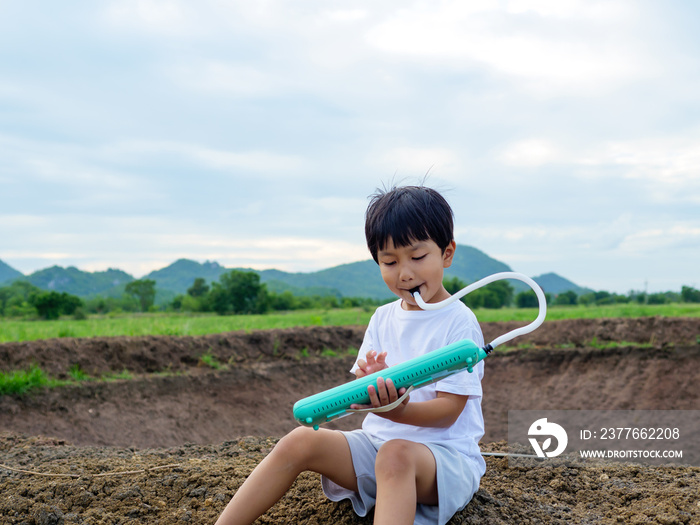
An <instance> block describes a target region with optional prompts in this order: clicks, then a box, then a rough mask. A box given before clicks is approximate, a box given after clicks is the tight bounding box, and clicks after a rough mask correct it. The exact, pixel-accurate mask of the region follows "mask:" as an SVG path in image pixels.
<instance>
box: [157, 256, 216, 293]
mask: <svg viewBox="0 0 700 525" xmlns="http://www.w3.org/2000/svg"><path fill="white" fill-rule="evenodd" d="M226 271H228V270H227V269H226V268H224V267H223V266H221V265H219V263H217V262H209V261H206V262H204V263H198V262H196V261H191V260H189V259H178V260H177V261H175V262H174V263H172V264H171V265H169V266H166V267H165V268H161V269H160V270H155V271H153V272H151V273H149V274H148V275H146V276H145V277H144V279H152V280H154V281H155V282H156V288H159V289H163V290H170V291H172V292H174V293H175V294H184V293H187V289H188V288H189V287H190V286H192V283H194V280H195V279H196V278H197V277H201V278H203V279H204V280H206V281H207V283H212V282H214V281H218V280H219V277H221V274H222V273H224V272H226Z"/></svg>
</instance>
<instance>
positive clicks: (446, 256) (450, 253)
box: [442, 240, 457, 268]
mask: <svg viewBox="0 0 700 525" xmlns="http://www.w3.org/2000/svg"><path fill="white" fill-rule="evenodd" d="M456 249H457V243H456V242H454V240H453V241H450V244H448V245H447V247H446V248H445V251H444V252H443V254H442V267H443V268H449V267H450V266H452V259H453V258H454V256H455V250H456Z"/></svg>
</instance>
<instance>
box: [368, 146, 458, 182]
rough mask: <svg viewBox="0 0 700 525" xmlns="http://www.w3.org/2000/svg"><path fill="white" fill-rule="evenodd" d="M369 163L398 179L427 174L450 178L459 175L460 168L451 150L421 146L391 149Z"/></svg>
mask: <svg viewBox="0 0 700 525" xmlns="http://www.w3.org/2000/svg"><path fill="white" fill-rule="evenodd" d="M370 163H371V164H376V165H378V166H379V167H380V168H381V169H382V171H383V172H385V173H395V174H396V175H397V177H399V178H401V177H404V176H406V175H410V176H415V175H417V176H422V175H425V174H427V173H433V174H437V176H438V177H442V178H450V177H451V176H454V175H456V174H459V172H460V169H461V166H462V163H461V160H460V157H459V155H458V154H457V153H456V152H454V151H453V150H451V149H449V148H444V147H423V146H400V147H395V148H391V149H388V150H386V151H383V152H381V153H379V154H378V155H377V156H376V157H375V158H373V159H371V160H370Z"/></svg>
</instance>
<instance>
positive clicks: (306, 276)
mask: <svg viewBox="0 0 700 525" xmlns="http://www.w3.org/2000/svg"><path fill="white" fill-rule="evenodd" d="M0 263H1V264H0V283H2V280H1V279H2V277H3V276H5V275H7V276H9V278H10V279H12V278H13V276H14V278H17V277H19V278H22V279H26V280H27V281H29V282H30V283H32V284H33V285H35V286H38V287H39V288H41V289H44V290H56V291H58V292H68V293H70V294H73V295H77V296H79V297H94V296H96V295H101V296H106V297H118V296H120V295H121V294H123V293H124V286H125V285H126V283H128V282H131V281H133V280H134V277H133V276H131V275H129V274H128V273H126V272H123V271H121V270H117V269H109V270H107V271H104V272H84V271H82V270H78V269H77V268H75V267H72V266H71V267H68V268H62V267H60V266H52V267H51V268H46V269H44V270H39V271H37V272H34V273H32V274H31V275H29V276H26V277H25V276H23V275H22V274H21V273H20V272H18V271H17V270H14V269H12V268H10V267H9V266H7V265H6V264H5V263H2V261H0ZM232 269H236V270H242V271H254V272H256V273H258V274H259V275H260V280H261V282H263V283H265V284H266V285H267V287H268V289H269V290H271V291H273V292H276V293H281V292H283V291H286V290H289V291H291V292H292V293H293V294H294V295H335V296H337V297H370V298H373V299H388V298H391V297H392V294H391V292H390V291H389V289H388V288H387V287H386V285H385V284H384V281H383V280H382V277H381V275H380V273H379V268H378V267H377V264H376V263H375V262H374V261H373V260H372V259H367V260H365V261H358V262H353V263H347V264H341V265H338V266H334V267H332V268H327V269H325V270H319V271H316V272H307V273H303V272H297V273H291V272H283V271H281V270H251V269H249V268H225V267H223V266H221V265H220V264H219V263H217V262H210V261H206V262H204V263H199V262H196V261H192V260H189V259H178V260H177V261H175V262H174V263H172V264H170V265H169V266H166V267H165V268H161V269H160V270H155V271H153V272H151V273H149V274H148V275H146V276H144V279H152V280H154V281H155V282H156V290H157V295H156V304H164V303H166V302H169V301H171V300H172V298H173V297H175V295H178V294H184V293H187V289H188V288H189V287H190V286H192V283H193V282H194V280H195V279H196V278H197V277H202V278H204V279H205V280H206V281H207V282H208V283H209V284H211V283H212V282H214V281H218V280H219V278H220V277H221V274H223V273H224V272H227V271H230V270H232ZM508 271H512V270H511V268H510V267H509V266H508V265H507V264H505V263H503V262H501V261H498V260H496V259H494V258H492V257H489V256H488V255H486V254H485V253H484V252H482V251H480V250H478V249H476V248H474V247H471V246H466V245H458V246H457V251H456V252H455V256H454V259H453V262H452V265H451V266H450V268H448V269H447V270H446V272H445V276H446V277H448V278H449V277H457V278H459V279H461V280H462V281H464V282H465V283H472V282H474V281H477V280H479V279H481V278H483V277H486V276H488V275H492V274H494V273H498V272H508ZM533 279H534V280H535V282H537V283H538V284H539V285H540V286H542V288H543V289H544V290H545V292H547V293H550V294H552V295H557V294H559V293H561V292H565V291H567V290H573V291H574V292H576V293H577V294H579V295H580V294H581V293H585V292H587V291H589V290H587V289H586V288H581V287H580V286H578V285H576V284H574V283H572V282H571V281H569V280H567V279H564V278H563V277H560V276H559V275H557V274H554V273H547V274H543V275H540V276H539V277H533ZM5 280H7V279H5ZM509 282H510V284H511V285H513V287H514V288H515V291H516V293H518V292H521V291H523V290H527V289H528V287H527V285H525V284H524V283H522V282H520V281H514V280H512V281H509Z"/></svg>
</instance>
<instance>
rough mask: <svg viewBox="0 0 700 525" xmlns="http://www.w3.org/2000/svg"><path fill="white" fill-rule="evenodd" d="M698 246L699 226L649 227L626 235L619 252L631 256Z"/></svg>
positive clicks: (690, 224) (687, 224)
mask: <svg viewBox="0 0 700 525" xmlns="http://www.w3.org/2000/svg"><path fill="white" fill-rule="evenodd" d="M697 246H700V224H692V223H677V224H670V225H662V226H659V227H651V228H648V229H643V230H641V231H636V232H633V233H631V234H629V235H627V236H626V237H625V238H624V240H623V241H622V243H621V244H620V250H621V251H622V252H625V253H629V254H631V255H637V254H643V253H662V252H664V251H673V252H677V251H678V250H684V249H685V248H696V247H697Z"/></svg>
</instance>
